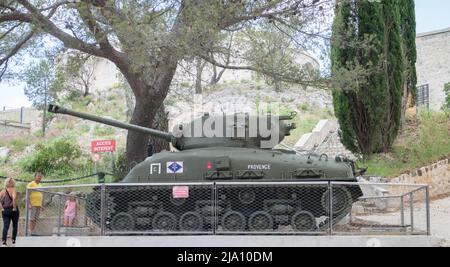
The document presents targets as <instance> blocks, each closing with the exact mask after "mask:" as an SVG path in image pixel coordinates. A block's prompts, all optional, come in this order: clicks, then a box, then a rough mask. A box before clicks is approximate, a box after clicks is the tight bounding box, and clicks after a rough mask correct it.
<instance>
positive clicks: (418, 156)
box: [360, 112, 450, 177]
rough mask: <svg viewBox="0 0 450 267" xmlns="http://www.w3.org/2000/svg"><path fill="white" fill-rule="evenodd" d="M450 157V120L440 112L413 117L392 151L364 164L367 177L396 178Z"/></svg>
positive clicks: (424, 113) (362, 162)
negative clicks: (366, 169) (366, 168)
mask: <svg viewBox="0 0 450 267" xmlns="http://www.w3.org/2000/svg"><path fill="white" fill-rule="evenodd" d="M449 156H450V118H449V116H448V115H446V114H444V113H441V112H422V113H419V115H417V116H414V117H410V118H408V120H407V123H406V125H405V126H404V127H403V129H402V132H401V134H400V136H399V138H398V139H397V140H396V142H395V144H394V146H393V149H392V152H391V153H388V154H380V155H376V156H373V157H372V158H371V159H369V160H366V161H361V162H360V164H361V165H363V166H366V167H368V168H369V169H368V174H370V175H377V176H382V177H395V176H398V175H400V174H402V173H405V172H408V171H410V170H413V169H416V168H420V167H422V166H426V165H429V164H431V163H434V162H436V161H439V160H440V159H443V158H446V157H449Z"/></svg>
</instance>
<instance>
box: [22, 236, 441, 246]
mask: <svg viewBox="0 0 450 267" xmlns="http://www.w3.org/2000/svg"><path fill="white" fill-rule="evenodd" d="M439 242H440V240H438V239H436V238H434V237H431V236H218V235H216V236H103V237H54V236H53V237H20V238H18V240H17V247H437V246H439Z"/></svg>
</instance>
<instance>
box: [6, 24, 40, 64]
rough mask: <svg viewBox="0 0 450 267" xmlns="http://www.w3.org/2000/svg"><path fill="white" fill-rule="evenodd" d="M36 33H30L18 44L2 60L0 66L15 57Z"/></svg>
mask: <svg viewBox="0 0 450 267" xmlns="http://www.w3.org/2000/svg"><path fill="white" fill-rule="evenodd" d="M33 35H34V32H30V33H28V34H27V35H26V36H25V37H24V38H23V39H22V40H21V41H20V42H19V43H17V44H16V45H15V46H14V48H13V49H12V50H11V51H10V52H9V53H8V54H7V55H6V56H5V57H3V58H1V59H0V66H1V65H3V64H4V63H5V62H7V61H8V60H9V59H10V58H11V57H13V56H14V55H15V54H17V52H19V50H20V49H21V48H22V47H23V46H24V45H25V44H26V43H27V42H28V41H29V40H30V39H31V37H33Z"/></svg>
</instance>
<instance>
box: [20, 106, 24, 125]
mask: <svg viewBox="0 0 450 267" xmlns="http://www.w3.org/2000/svg"><path fill="white" fill-rule="evenodd" d="M20 124H23V107H21V108H20Z"/></svg>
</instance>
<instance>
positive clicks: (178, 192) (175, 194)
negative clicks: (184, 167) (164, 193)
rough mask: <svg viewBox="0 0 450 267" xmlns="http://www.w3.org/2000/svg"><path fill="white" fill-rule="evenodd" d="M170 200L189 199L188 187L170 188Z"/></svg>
mask: <svg viewBox="0 0 450 267" xmlns="http://www.w3.org/2000/svg"><path fill="white" fill-rule="evenodd" d="M172 198H189V186H174V187H172Z"/></svg>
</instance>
